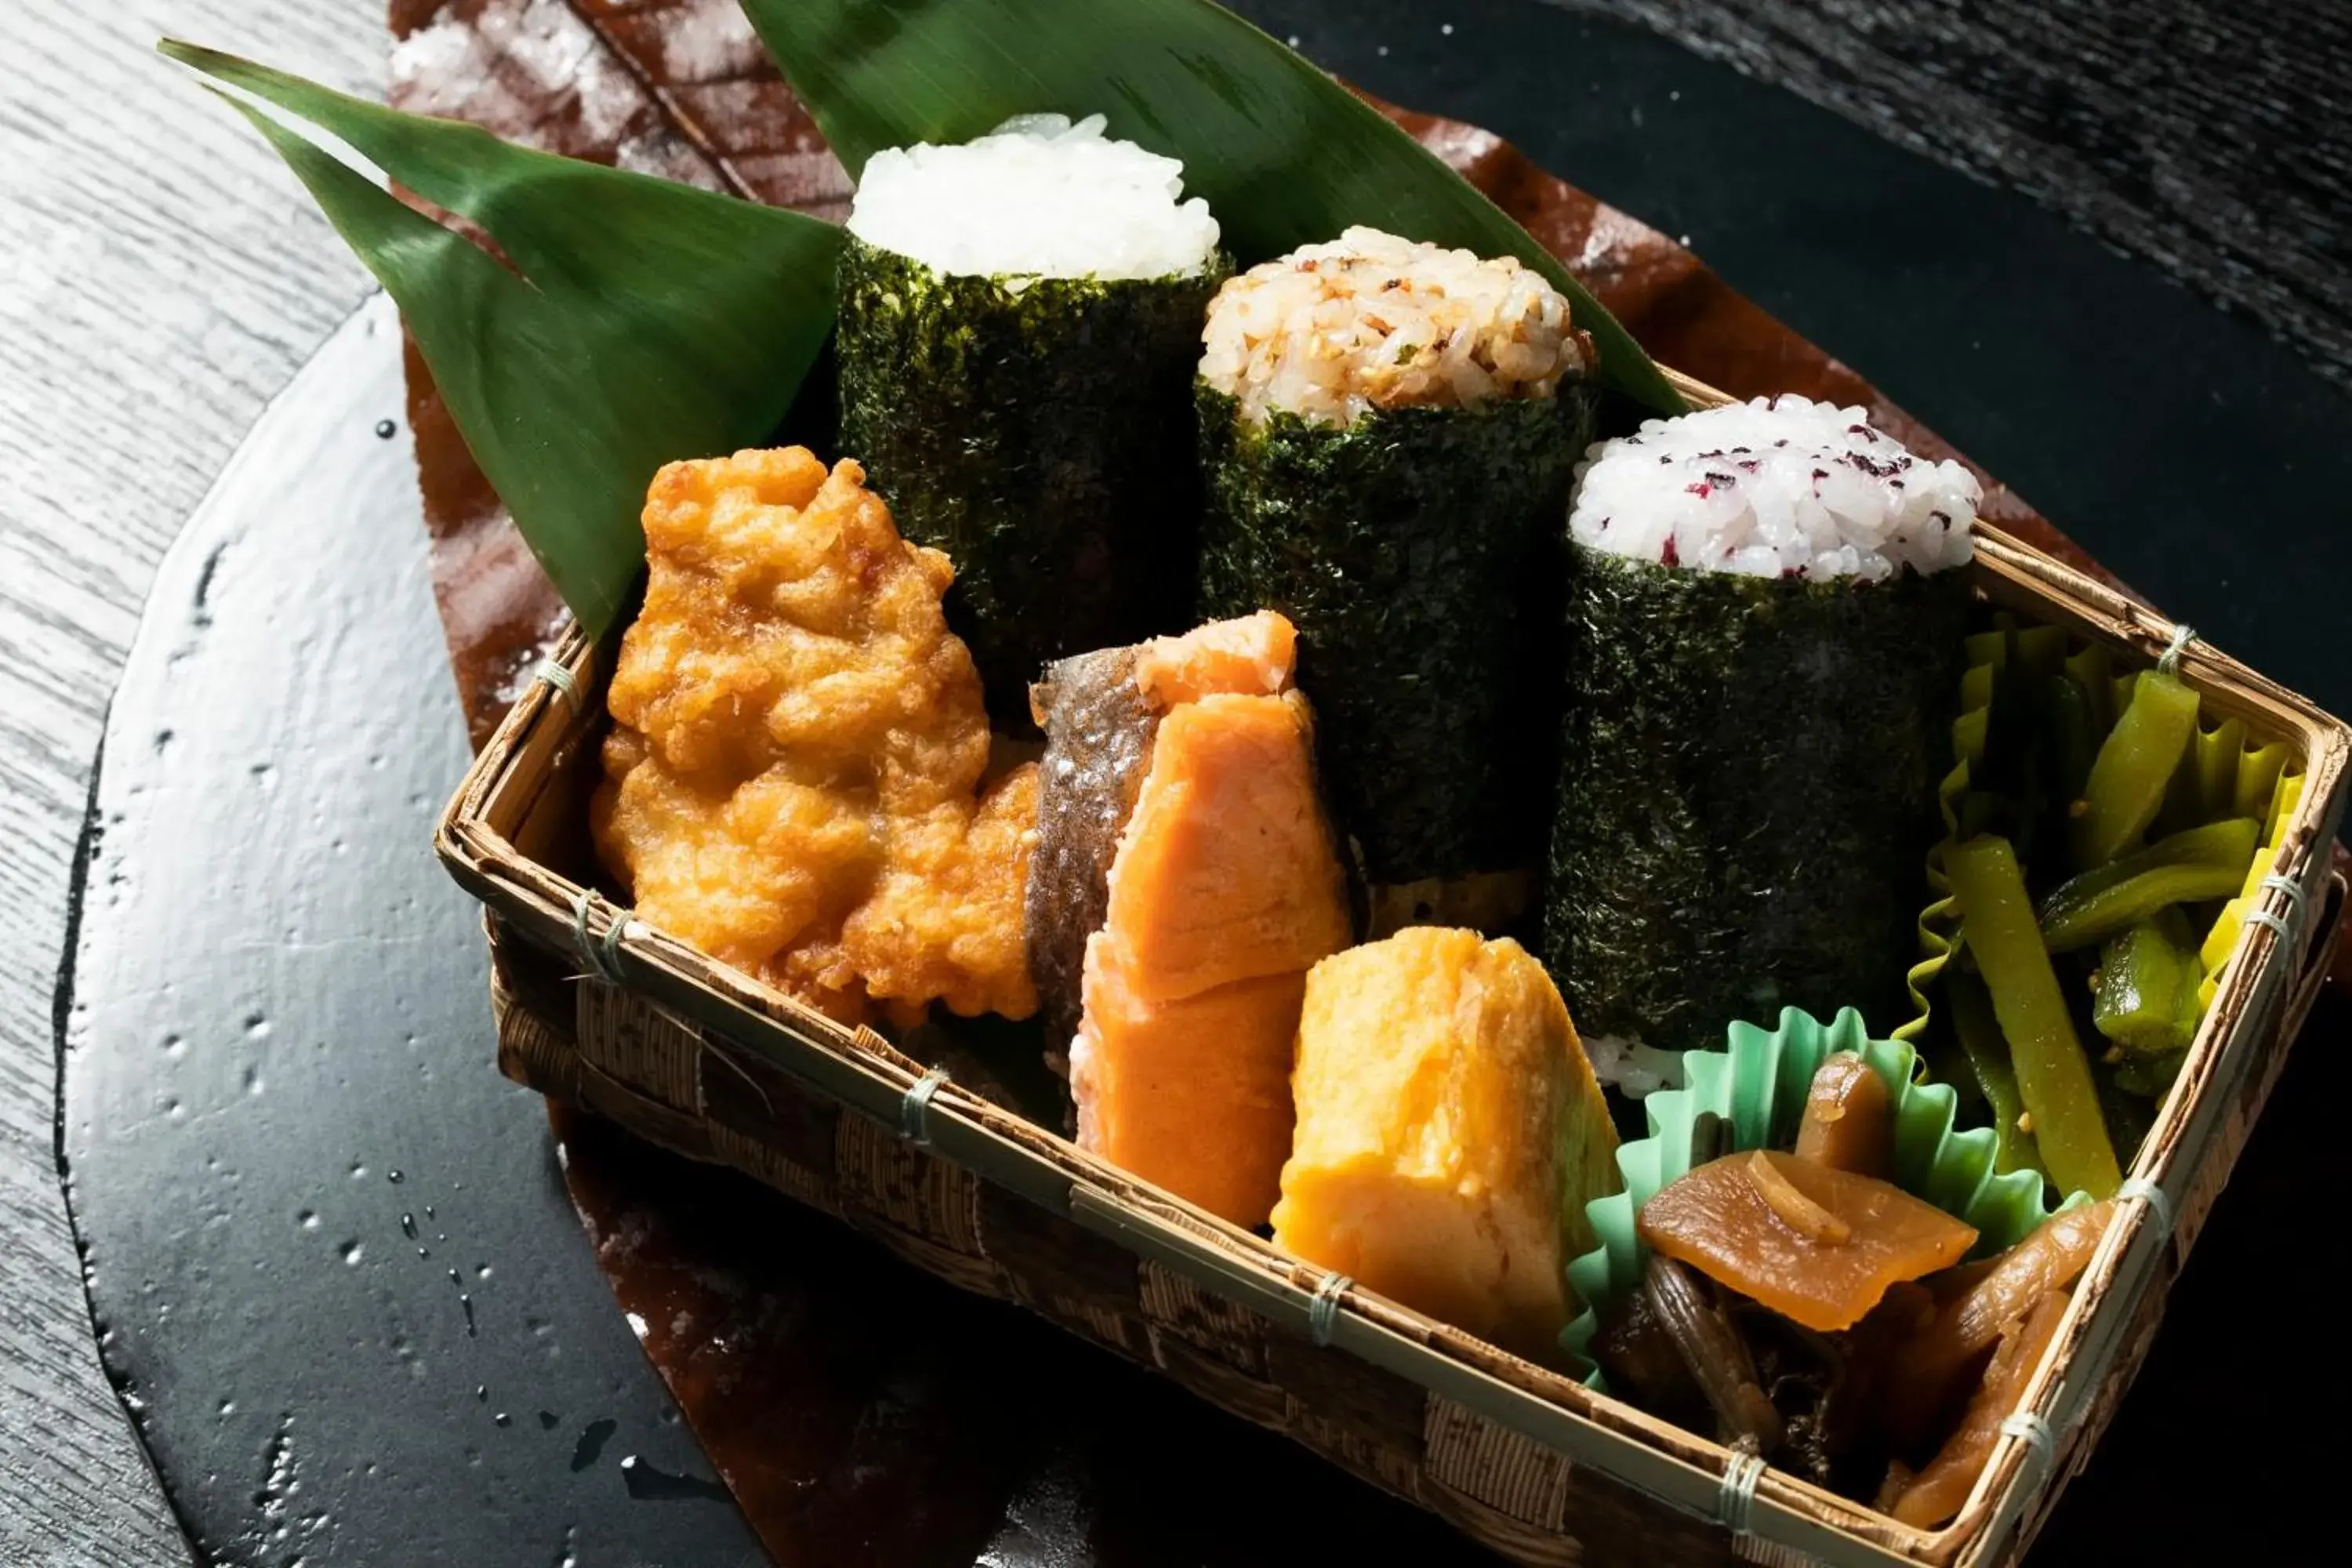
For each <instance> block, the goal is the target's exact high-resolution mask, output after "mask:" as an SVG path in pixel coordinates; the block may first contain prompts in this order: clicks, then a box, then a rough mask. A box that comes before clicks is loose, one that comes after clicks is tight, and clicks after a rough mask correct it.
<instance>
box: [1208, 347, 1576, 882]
mask: <svg viewBox="0 0 2352 1568" xmlns="http://www.w3.org/2000/svg"><path fill="white" fill-rule="evenodd" d="M1198 395H1199V399H1200V406H1201V448H1202V471H1203V476H1204V478H1205V479H1206V482H1207V485H1208V491H1209V496H1208V507H1207V511H1206V513H1205V518H1204V521H1203V523H1202V540H1201V592H1202V614H1203V615H1205V616H1212V617H1215V616H1238V615H1245V614H1247V613H1249V612H1250V611H1252V610H1257V609H1274V610H1279V611H1281V612H1282V613H1283V614H1284V615H1286V616H1289V617H1290V619H1291V621H1292V623H1293V624H1295V625H1296V626H1297V628H1298V685H1299V689H1301V690H1303V691H1305V692H1306V693H1307V697H1308V698H1309V699H1310V700H1313V702H1314V704H1315V712H1316V719H1317V733H1318V752H1319V761H1320V765H1321V768H1322V773H1323V779H1324V784H1325V787H1326V788H1327V789H1328V791H1329V793H1330V796H1331V800H1332V803H1333V805H1334V806H1335V808H1336V811H1337V815H1338V816H1339V824H1340V826H1341V828H1342V830H1343V831H1344V832H1346V833H1347V834H1348V835H1349V837H1352V838H1353V839H1354V840H1355V842H1356V845H1357V850H1358V854H1359V857H1360V865H1361V869H1362V871H1363V873H1364V875H1365V876H1366V878H1367V879H1369V880H1370V882H1371V883H1372V884H1374V885H1375V886H1376V887H1378V886H1393V885H1396V884H1402V883H1412V882H1421V881H1425V880H1429V879H1459V878H1464V877H1467V876H1471V875H1474V874H1478V873H1487V872H1498V871H1510V870H1514V869H1517V868H1527V867H1532V866H1534V865H1536V864H1537V863H1538V861H1539V860H1540V859H1541V858H1542V854H1543V837H1544V823H1545V818H1546V812H1547V805H1548V803H1547V798H1546V797H1547V795H1549V781H1550V776H1551V771H1552V770H1551V758H1552V755H1553V752H1552V745H1553V742H1554V738H1555V736H1556V733H1557V723H1558V720H1557V715H1558V713H1559V698H1560V689H1561V688H1560V674H1561V671H1560V663H1559V636H1558V631H1557V627H1558V623H1559V587H1558V585H1559V581H1560V577H1561V574H1562V570H1563V568H1562V565H1561V560H1560V556H1561V552H1562V550H1563V548H1564V546H1563V543H1562V541H1563V539H1564V536H1565V533H1566V518H1567V515H1568V492H1569V485H1570V478H1571V475H1572V471H1573V468H1574V466H1575V463H1576V460H1577V459H1578V458H1580V457H1581V456H1582V455H1583V452H1584V448H1585V446H1586V444H1587V442H1588V441H1589V440H1590V439H1591V421H1592V412H1593V406H1594V402H1595V398H1594V395H1593V394H1592V392H1591V389H1590V388H1589V386H1588V385H1587V384H1584V383H1583V382H1581V381H1569V382H1564V383H1563V384H1561V386H1560V389H1559V395H1558V396H1557V397H1552V398H1524V399H1507V400H1501V401H1497V402H1496V403H1493V404H1490V405H1486V406H1485V407H1483V408H1478V409H1463V408H1427V407H1420V408H1394V409H1372V410H1370V411H1369V412H1366V413H1364V414H1361V415H1360V416H1357V418H1356V419H1355V420H1354V421H1353V422H1352V423H1350V424H1349V425H1347V426H1331V425H1323V424H1318V423H1314V422H1311V421H1308V420H1306V419H1302V418H1300V417H1299V416H1296V415H1293V414H1287V413H1280V412H1277V413H1276V414H1275V415H1274V416H1272V417H1270V418H1269V419H1267V420H1266V421H1265V423H1264V424H1254V423H1251V422H1249V421H1247V420H1245V419H1244V418H1243V417H1242V414H1241V410H1240V405H1238V404H1237V403H1236V402H1235V400H1234V398H1232V397H1231V396H1229V395H1225V394H1223V393H1222V392H1219V391H1217V390H1216V389H1215V388H1213V387H1211V386H1209V385H1207V384H1205V383H1203V384H1200V385H1199V389H1198Z"/></svg>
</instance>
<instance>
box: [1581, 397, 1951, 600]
mask: <svg viewBox="0 0 2352 1568" xmlns="http://www.w3.org/2000/svg"><path fill="white" fill-rule="evenodd" d="M1981 499H1982V494H1981V492H1980V490H1979V487H1978V484H1977V480H1976V476H1975V475H1973V474H1971V473H1969V471H1968V469H1966V468H1962V467H1961V466H1960V465H1959V464H1958V463H1955V462H1950V461H1945V462H1940V463H1934V462H1927V461H1925V460H1923V459H1921V458H1915V457H1914V456H1912V455H1911V454H1910V453H1909V452H1907V451H1906V450H1904V448H1903V446H1902V444H1901V443H1900V442H1898V441H1896V440H1895V438H1894V437H1891V436H1888V435H1886V434H1885V432H1883V431H1880V430H1875V429H1873V428H1872V427H1871V426H1870V423H1869V421H1868V420H1867V419H1865V418H1864V416H1863V411H1862V410H1861V409H1859V408H1840V407H1837V406H1836V405H1832V404H1828V403H1814V402H1812V401H1811V400H1809V399H1807V398H1802V397H1793V396H1781V397H1759V398H1758V399H1756V400H1755V401H1754V402H1752V403H1734V404H1727V405H1724V406H1723V407H1720V408H1709V409H1705V410H1702V411H1701V412H1699V413H1696V414H1685V415H1682V416H1679V417H1677V418H1674V419H1652V420H1649V421H1646V422H1645V423H1644V424H1643V426H1642V428H1641V430H1640V431H1639V433H1637V434H1635V435H1632V436H1624V437H1618V438H1617V439H1615V440H1613V441H1602V442H1601V443H1599V444H1597V445H1595V446H1594V447H1591V449H1590V450H1589V451H1588V452H1587V453H1586V455H1585V460H1584V461H1583V462H1582V463H1580V464H1579V465H1578V467H1577V484H1576V493H1575V498H1574V500H1572V501H1571V502H1570V509H1569V532H1570V534H1571V535H1572V536H1574V538H1575V539H1576V541H1577V542H1579V543H1580V544H1583V545H1586V546H1589V547H1590V548H1591V549H1594V550H1601V551H1606V552H1610V553H1612V554H1615V555H1622V556H1627V557H1629V558H1631V559H1633V560H1636V561H1650V562H1658V563H1663V564H1665V565H1669V566H1689V567H1696V568H1701V569H1704V570H1706V571H1711V572H1738V573H1747V574H1751V575H1755V576H1759V577H1779V576H1784V575H1796V576H1803V577H1809V578H1838V577H1853V578H1859V579H1861V580H1863V581H1865V582H1869V581H1876V580H1879V579H1883V578H1886V577H1891V576H1894V575H1895V574H1897V573H1898V572H1900V571H1901V570H1902V569H1903V568H1904V567H1906V566H1908V567H1910V568H1912V569H1913V570H1914V571H1916V572H1920V573H1923V574H1924V573H1930V572H1941V571H1945V570H1947V569H1948V568H1950V567H1954V566H1958V565H1960V564H1961V563H1964V562H1966V561H1967V560H1968V559H1969V553H1970V552H1971V551H1972V549H1973V548H1974V542H1973V538H1972V535H1971V533H1970V529H1971V527H1972V525H1973V524H1974V522H1975V521H1976V509H1977V503H1978V501H1979V500H1981Z"/></svg>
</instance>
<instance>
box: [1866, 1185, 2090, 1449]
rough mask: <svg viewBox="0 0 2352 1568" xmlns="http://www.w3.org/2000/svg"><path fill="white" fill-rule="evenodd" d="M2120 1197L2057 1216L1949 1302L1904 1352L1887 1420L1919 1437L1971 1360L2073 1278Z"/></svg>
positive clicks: (1892, 1378) (1901, 1432)
mask: <svg viewBox="0 0 2352 1568" xmlns="http://www.w3.org/2000/svg"><path fill="white" fill-rule="evenodd" d="M2115 1212H2116V1205H2115V1204H2114V1202H2113V1200H2108V1201H2105V1202H2101V1203H2095V1204H2084V1205H2083V1206H2082V1207H2081V1208H2076V1209H2069V1210H2067V1211H2066V1212H2065V1213H2063V1214H2060V1215H2052V1216H2051V1217H2050V1218H2049V1219H2047V1220H2044V1221H2043V1222H2042V1225H2041V1226H2039V1227H2037V1228H2036V1229H2035V1230H2034V1232H2033V1234H2032V1236H2029V1237H2026V1238H2025V1239H2024V1240H2023V1241H2021V1242H2019V1243H2018V1244H2017V1245H2016V1246H2015V1247H2011V1248H2010V1249H2009V1250H2008V1251H2007V1252H2004V1253H2002V1254H2001V1255H2000V1257H1999V1258H1996V1259H1994V1260H1993V1263H1992V1266H1991V1267H1990V1268H1989V1269H1987V1270H1986V1271H1985V1272H1984V1275H1983V1277H1982V1278H1981V1279H1978V1280H1977V1281H1976V1283H1975V1284H1973V1285H1971V1286H1970V1287H1969V1289H1966V1290H1964V1291H1962V1292H1961V1293H1959V1294H1958V1295H1957V1296H1954V1297H1953V1298H1952V1299H1951V1300H1948V1301H1946V1302H1945V1303H1944V1304H1943V1306H1942V1307H1941V1308H1940V1309H1939V1310H1937V1313H1936V1318H1935V1321H1933V1322H1931V1323H1929V1324H1928V1325H1927V1327H1926V1328H1925V1329H1923V1330H1921V1331H1919V1333H1918V1334H1916V1336H1914V1337H1913V1338H1912V1339H1911V1340H1910V1341H1909V1342H1907V1343H1906V1344H1905V1345H1904V1346H1903V1348H1902V1350H1901V1351H1900V1352H1898V1353H1897V1355H1896V1357H1895V1364H1894V1366H1893V1368H1892V1369H1891V1373H1890V1375H1889V1377H1888V1379H1887V1383H1886V1400H1885V1414H1886V1419H1887V1424H1888V1425H1889V1426H1892V1427H1893V1428H1895V1432H1896V1435H1897V1436H1898V1437H1901V1438H1903V1439H1905V1440H1906V1441H1916V1438H1917V1437H1918V1436H1920V1435H1921V1434H1922V1433H1924V1432H1925V1431H1926V1430H1927V1426H1929V1424H1930V1423H1932V1422H1933V1421H1934V1420H1935V1418H1936V1416H1937V1415H1938V1414H1939V1413H1940V1412H1941V1411H1942V1410H1943V1409H1944V1408H1945V1407H1946V1406H1947V1405H1948V1404H1949V1403H1950V1401H1951V1398H1952V1394H1953V1385H1954V1384H1957V1383H1958V1380H1959V1378H1960V1375H1961V1373H1963V1372H1965V1371H1966V1370H1967V1368H1968V1365H1969V1363H1970V1362H1971V1361H1973V1360H1975V1359H1976V1358H1977V1357H1978V1356H1979V1355H1980V1354H1981V1353H1983V1352H1984V1350H1985V1348H1986V1347H1987V1346H1989V1345H1990V1344H1991V1343H1992V1342H1993V1341H1995V1340H1997V1339H1999V1338H2000V1333H2001V1329H2002V1326H2003V1325H2004V1324H2008V1323H2012V1322H2015V1321H2017V1320H2018V1319H2019V1318H2021V1317H2023V1316H2024V1315H2025V1314H2026V1312H2027V1311H2029V1310H2032V1306H2033V1303H2034V1302H2035V1301H2036V1300H2039V1299H2040V1298H2042V1296H2045V1295H2047V1294H2049V1293H2050V1292H2051V1291H2053V1290H2061V1289H2065V1288H2066V1287H2068V1286H2070V1285H2072V1284H2074V1281H2075V1279H2077V1278H2079V1277H2080V1276H2081V1274H2082V1272H2083V1270H2084V1268H2086V1267H2088V1266H2089V1264H2090V1261H2091V1254H2092V1253H2093V1252H2095V1251H2096V1250H2097V1248H2098V1245H2099V1237H2100V1235H2101V1234H2102V1233H2103V1232H2104V1231H2105V1229H2106V1227H2107V1221H2108V1220H2110V1219H2111V1218H2113V1217H2114V1216H2115Z"/></svg>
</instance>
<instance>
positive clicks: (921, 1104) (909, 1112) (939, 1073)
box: [898, 1067, 948, 1149]
mask: <svg viewBox="0 0 2352 1568" xmlns="http://www.w3.org/2000/svg"><path fill="white" fill-rule="evenodd" d="M947 1080H948V1069H947V1068H940V1067H935V1068H931V1070H930V1071H929V1072H927V1073H925V1074H924V1075H923V1076H922V1077H920V1078H919V1079H916V1080H915V1083H914V1087H913V1088H911V1089H908V1090H907V1095H906V1098H905V1099H903V1100H899V1101H898V1131H901V1132H903V1133H905V1134H906V1135H907V1140H908V1142H910V1143H913V1144H914V1145H915V1146H916V1147H918V1148H921V1149H928V1148H929V1147H930V1146H931V1096H933V1095H935V1094H937V1093H939V1091H940V1085H941V1084H943V1083H945V1082H947Z"/></svg>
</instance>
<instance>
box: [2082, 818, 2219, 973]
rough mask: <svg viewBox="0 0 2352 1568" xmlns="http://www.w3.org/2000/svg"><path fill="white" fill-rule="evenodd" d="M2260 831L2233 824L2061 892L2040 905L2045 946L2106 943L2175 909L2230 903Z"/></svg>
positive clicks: (2170, 843) (2204, 830)
mask: <svg viewBox="0 0 2352 1568" xmlns="http://www.w3.org/2000/svg"><path fill="white" fill-rule="evenodd" d="M2261 837H2262V826H2261V825H2260V824H2259V823H2257V822H2255V821H2254V820H2253V818H2252V817H2248V816H2233V817H2230V818H2228V819H2227V820H2225V821H2221V822H2209V823H2207V824H2206V825H2205V826H2202V827H2191V828H2189V829H2188V830H2187V831H2185V832H2181V833H2176V834H2173V835H2172V836H2171V837H2167V838H2159V839H2158V840H2157V841H2156V842H2155V843H2153V844H2151V845H2149V846H2148V847H2146V848H2145V849H2136V850H2134V851H2133V852H2132V853H2130V854H2129V855H2126V856H2125V857H2123V858H2121V859H2119V860H2110V861H2109V862H2107V863H2106V864H2105V865H2104V866H2101V867H2098V868H2095V869H2094V870H2089V871H2085V872H2084V873H2083V874H2082V875H2081V876H2078V877H2075V878H2073V879H2069V880H2068V881H2066V882H2064V883H2063V884H2062V885H2061V886H2060V887H2059V888H2058V889H2057V890H2056V891H2054V892H2053V893H2052V894H2051V895H2050V896H2049V898H2047V899H2045V900H2042V941H2043V942H2046V943H2047V944H2048V945H2049V948H2050V951H2051V952H2073V951H2074V949H2076V948H2078V947H2088V946H2090V945H2091V944H2092V943H2093V942H2105V940H2106V939H2107V938H2109V937H2111V936H2116V935H2118V934H2120V933H2121V932H2123V931H2127V930H2129V929H2130V928H2131V927H2133V926H2135V925H2137V924H2138V923H2139V922H2140V921H2145V920H2152V919H2154V918H2155V916H2156V913H2157V911H2158V910H2162V909H2164V908H2165V907H2166V906H2168V905H2170V904H2183V903H2195V902H2197V901H2198V900H2201V899H2226V898H2228V897H2230V896H2231V894H2232V893H2235V892H2236V891H2238V889H2239V887H2240V885H2241V884H2242V881H2243V880H2244V878H2245V875H2246V868H2247V866H2248V865H2250V864H2252V861H2253V858H2254V847H2255V844H2256V842H2257V841H2258V840H2259V839H2260V838H2261Z"/></svg>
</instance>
